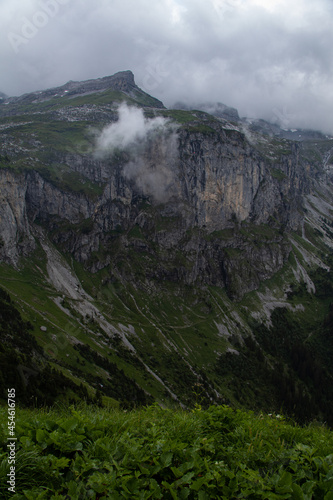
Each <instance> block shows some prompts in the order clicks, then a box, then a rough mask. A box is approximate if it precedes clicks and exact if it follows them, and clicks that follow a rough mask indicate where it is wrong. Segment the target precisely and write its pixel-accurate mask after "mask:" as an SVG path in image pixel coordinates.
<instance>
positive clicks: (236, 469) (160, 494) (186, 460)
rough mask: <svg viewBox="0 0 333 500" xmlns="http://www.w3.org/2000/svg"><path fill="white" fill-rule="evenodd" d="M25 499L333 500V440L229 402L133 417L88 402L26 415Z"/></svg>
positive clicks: (21, 413) (22, 421)
mask: <svg viewBox="0 0 333 500" xmlns="http://www.w3.org/2000/svg"><path fill="white" fill-rule="evenodd" d="M6 413H7V410H6V409H1V411H0V432H1V443H2V448H1V449H0V459H1V460H2V462H1V466H0V485H1V486H0V488H1V496H2V498H13V500H14V499H15V500H16V499H17V500H18V499H24V498H27V499H32V498H33V499H34V500H38V499H42V498H52V499H58V500H60V499H65V498H69V497H70V498H82V499H84V498H91V499H112V500H116V499H118V498H119V499H120V498H128V499H133V500H134V499H148V498H152V499H159V498H163V499H164V500H167V499H177V498H188V499H200V500H206V499H207V500H208V499H225V500H229V499H231V498H247V499H253V500H254V499H267V500H270V499H271V500H273V499H274V500H277V499H310V498H311V499H313V500H323V499H324V500H332V498H333V493H332V490H333V476H332V470H333V455H332V449H333V434H332V432H330V431H328V430H327V429H326V428H325V427H323V426H318V425H312V426H309V427H303V428H301V427H298V426H296V425H295V424H293V423H292V422H291V421H285V420H284V419H283V418H282V417H281V416H280V415H271V416H268V415H264V414H260V415H255V414H253V413H247V412H243V411H239V410H238V411H235V410H232V409H231V408H229V407H227V406H220V407H210V408H209V409H207V410H205V411H203V410H201V409H200V407H199V406H198V405H197V406H196V407H195V409H194V410H193V411H192V412H184V411H179V410H178V411H170V410H162V409H161V408H159V407H157V406H152V407H147V408H144V409H141V410H135V411H131V412H129V413H125V412H120V411H117V410H110V409H109V410H107V409H99V408H96V407H89V406H81V408H74V407H73V406H72V407H70V408H68V407H67V408H59V409H54V410H40V411H36V410H35V411H27V410H21V409H17V412H16V430H15V436H16V437H17V442H16V464H15V465H16V494H14V495H13V494H12V493H10V494H9V492H8V491H7V489H6V474H7V470H8V466H7V465H6V463H7V460H6V458H7V451H8V450H7V449H6V437H7V435H8V428H7V415H6Z"/></svg>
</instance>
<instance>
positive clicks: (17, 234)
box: [0, 170, 35, 265]
mask: <svg viewBox="0 0 333 500" xmlns="http://www.w3.org/2000/svg"><path fill="white" fill-rule="evenodd" d="M0 186H1V187H0V229H1V231H0V259H1V260H2V261H4V262H7V263H11V264H14V265H16V264H17V262H18V259H19V257H20V256H21V255H28V254H29V253H30V252H32V251H33V250H34V248H35V241H34V238H33V237H32V235H31V232H30V225H29V220H28V217H27V205H26V190H27V183H26V179H25V176H24V175H17V174H14V173H13V172H11V171H10V170H0Z"/></svg>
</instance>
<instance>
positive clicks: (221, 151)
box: [0, 71, 333, 422]
mask: <svg viewBox="0 0 333 500" xmlns="http://www.w3.org/2000/svg"><path fill="white" fill-rule="evenodd" d="M221 106H222V107H223V106H224V105H219V106H218V107H219V108H220V111H221V110H222V107H221ZM223 109H224V108H223ZM232 116H235V114H232ZM232 116H231V115H230V113H229V114H228V116H227V115H223V116H222V115H219V114H218V113H215V114H214V115H213V114H209V113H208V112H207V111H204V110H189V109H187V110H186V109H166V108H165V107H164V105H163V103H161V102H160V101H158V100H157V99H155V98H154V97H151V96H149V95H148V94H146V93H145V92H143V91H142V90H141V89H139V87H137V86H136V84H135V81H134V76H133V74H132V73H131V72H129V71H125V72H120V73H117V74H116V75H113V76H110V77H105V78H100V79H98V80H89V81H86V82H68V83H67V84H65V85H63V86H61V87H58V88H56V89H48V90H46V91H41V92H34V93H31V94H25V95H24V96H21V97H16V98H8V99H6V100H5V101H4V102H3V103H0V130H1V151H0V196H1V205H0V260H1V263H0V269H1V273H0V276H1V278H0V286H1V287H2V289H3V292H2V294H3V299H2V308H1V310H2V319H3V323H2V327H1V328H2V330H1V331H2V347H1V352H2V353H4V354H3V355H4V356H5V357H6V356H7V359H8V356H9V355H10V356H11V359H13V363H12V369H11V370H8V368H7V369H6V370H3V372H2V378H0V382H1V384H2V386H3V388H6V387H7V386H8V384H10V382H11V381H12V383H15V384H21V388H22V394H24V395H25V397H23V399H22V401H23V400H24V401H23V403H24V404H29V400H30V399H31V398H33V394H34V393H36V392H37V393H38V402H39V404H50V401H51V400H52V401H57V400H59V399H62V400H66V401H69V400H71V399H74V400H75V399H77V398H81V397H86V398H88V399H89V398H90V399H92V400H97V401H99V403H100V404H102V403H104V404H106V402H108V404H113V405H117V404H122V405H125V406H126V405H127V406H128V405H137V404H147V403H148V402H151V401H154V400H155V401H157V402H158V403H159V404H161V405H164V406H170V405H171V406H172V405H180V406H184V407H191V405H193V404H194V403H193V402H194V401H196V402H198V401H199V402H201V403H202V404H205V405H208V404H210V403H229V404H233V405H235V406H238V407H239V406H241V407H247V408H252V409H261V410H265V411H270V410H276V411H279V410H280V409H281V408H282V410H283V411H284V412H286V413H289V414H293V415H294V416H295V418H298V419H300V420H305V419H310V418H318V419H324V420H327V421H330V422H332V417H331V416H332V415H333V412H332V402H333V397H332V396H333V394H332V387H333V384H332V377H333V370H332V363H331V359H332V355H333V342H332V308H331V306H330V304H331V302H332V298H333V279H332V272H331V266H332V245H333V241H332V237H333V231H332V227H333V221H332V213H333V212H332V210H333V206H332V194H333V190H332V188H333V185H332V164H333V140H332V139H331V138H329V137H326V136H325V135H323V134H320V133H315V132H312V133H310V132H309V134H308V135H307V136H306V138H305V139H304V140H302V141H300V140H296V141H294V140H290V139H287V138H285V137H281V135H279V130H281V129H280V128H279V127H278V131H277V132H276V129H274V128H273V129H270V132H269V133H267V130H266V129H267V126H266V125H265V123H266V122H265V123H260V127H259V126H254V125H253V124H251V123H249V122H248V121H246V120H240V119H239V120H238V119H237V120H235V121H233V120H232V119H231V118H232ZM263 129H265V130H263ZM274 130H275V132H276V133H275V132H274ZM6 318H7V320H6ZM18 318H19V319H18ZM6 321H9V324H11V325H12V326H11V329H10V331H9V333H7V334H5V332H6ZM17 321H19V323H17ZM18 324H20V325H21V326H20V328H21V329H24V331H25V332H28V333H25V334H24V335H25V337H24V338H26V341H25V343H24V345H22V344H20V342H19V332H18V333H17V335H16V334H15V329H16V328H19V327H18V326H17V325H18ZM15 325H16V326H15ZM22 325H23V326H22ZM24 325H25V326H24ZM22 331H23V330H22ZM18 374H19V375H18ZM45 380H48V383H46V382H45ZM52 381H54V383H52ZM50 385H52V386H53V389H54V393H52V395H51V396H50V394H49V390H50ZM29 398H30V399H29Z"/></svg>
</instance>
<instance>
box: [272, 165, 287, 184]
mask: <svg viewBox="0 0 333 500" xmlns="http://www.w3.org/2000/svg"><path fill="white" fill-rule="evenodd" d="M271 175H272V177H273V178H274V179H277V180H278V181H280V182H281V181H283V180H284V179H286V178H287V176H286V174H285V173H284V172H282V170H280V169H279V168H272V169H271Z"/></svg>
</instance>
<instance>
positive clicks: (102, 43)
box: [0, 0, 333, 133]
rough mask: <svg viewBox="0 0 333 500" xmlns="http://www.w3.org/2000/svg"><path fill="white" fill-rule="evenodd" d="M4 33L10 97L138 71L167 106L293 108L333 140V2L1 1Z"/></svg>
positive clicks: (268, 113)
mask: <svg viewBox="0 0 333 500" xmlns="http://www.w3.org/2000/svg"><path fill="white" fill-rule="evenodd" d="M47 3H48V4H49V5H51V4H53V5H56V7H54V9H55V10H57V12H56V13H55V14H54V15H53V16H51V15H49V16H48V19H47V23H46V25H45V26H44V27H43V26H42V27H40V28H38V29H37V31H36V33H35V35H34V36H32V37H31V38H30V39H26V41H25V42H23V43H22V44H21V45H20V46H19V47H17V48H18V49H19V50H18V51H17V53H15V51H14V50H13V47H12V46H11V43H10V41H9V39H8V35H9V33H14V34H17V35H20V36H22V26H23V24H24V19H25V20H28V21H29V22H33V21H34V20H35V21H36V19H37V18H36V17H35V16H36V13H37V12H38V11H40V10H43V9H42V4H44V11H45V4H47ZM41 21H42V19H40V22H41ZM0 33H1V34H0V58H1V68H2V71H1V75H0V90H1V91H3V92H5V93H6V94H8V95H18V94H21V93H24V92H27V91H33V90H38V89H41V88H46V87H51V86H56V85H59V84H62V83H65V82H66V81H68V80H84V79H89V78H98V77H101V76H106V75H110V74H113V73H115V72H117V71H120V70H123V69H131V70H132V71H133V72H134V74H135V78H136V82H137V84H138V85H139V86H141V87H143V88H144V90H146V91H148V92H149V93H151V94H153V95H155V96H156V97H157V98H159V99H161V100H162V101H164V102H165V104H166V105H172V104H173V103H174V102H176V101H179V100H182V101H187V102H188V103H189V104H190V103H191V101H192V102H195V101H196V102H203V101H205V100H209V101H212V100H216V101H220V102H224V103H225V104H227V105H229V106H233V107H235V108H237V109H238V110H239V113H240V115H242V116H245V115H248V114H252V115H254V116H256V117H260V116H261V117H263V118H268V119H270V118H271V117H272V115H274V111H273V110H274V109H276V108H277V109H283V108H287V109H288V110H289V114H290V115H292V123H291V126H303V127H317V128H318V127H319V128H322V129H325V130H329V131H330V132H331V133H333V118H332V116H333V95H332V90H331V89H332V88H333V81H332V80H333V60H332V55H331V47H332V42H333V8H332V2H331V0H317V1H316V2H313V1H312V0H294V1H293V2H290V1H289V2H287V0H272V1H267V2H264V1H263V0H261V1H259V0H207V1H206V2H202V1H201V0H159V2H151V1H149V2H148V0H136V1H134V0H99V2H86V1H84V0H26V1H25V2H22V1H21V0H2V2H1V3H0Z"/></svg>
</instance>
